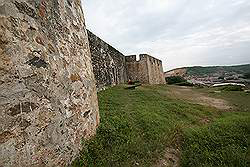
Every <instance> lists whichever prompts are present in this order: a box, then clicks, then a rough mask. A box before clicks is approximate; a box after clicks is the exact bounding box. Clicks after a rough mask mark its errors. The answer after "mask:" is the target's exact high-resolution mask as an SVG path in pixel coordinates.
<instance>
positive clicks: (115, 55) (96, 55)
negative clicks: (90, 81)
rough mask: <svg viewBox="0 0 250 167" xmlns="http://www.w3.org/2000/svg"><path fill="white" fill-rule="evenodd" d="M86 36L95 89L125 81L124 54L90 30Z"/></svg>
mask: <svg viewBox="0 0 250 167" xmlns="http://www.w3.org/2000/svg"><path fill="white" fill-rule="evenodd" d="M88 38H89V43H90V52H91V57H92V65H93V69H94V74H95V79H96V86H97V89H98V90H102V89H103V88H105V87H106V86H114V85H118V84H121V83H124V82H126V81H127V75H126V70H125V56H124V55H123V54H122V53H120V52H119V51H118V50H116V49H115V48H113V47H112V46H110V45H109V44H107V43H106V42H104V41H103V40H102V39H100V38H99V37H97V36H96V35H94V34H93V33H92V32H90V31H88Z"/></svg>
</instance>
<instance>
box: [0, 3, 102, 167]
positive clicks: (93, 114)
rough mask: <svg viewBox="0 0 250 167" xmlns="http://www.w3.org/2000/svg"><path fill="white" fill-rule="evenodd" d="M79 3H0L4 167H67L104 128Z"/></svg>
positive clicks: (0, 139) (1, 149)
mask: <svg viewBox="0 0 250 167" xmlns="http://www.w3.org/2000/svg"><path fill="white" fill-rule="evenodd" d="M80 3H81V2H80V0H49V1H48V0H0V166H23V167H25V166H66V165H67V164H68V163H70V162H71V161H72V159H74V158H75V157H76V155H77V154H78V153H79V149H80V148H81V147H82V146H81V139H82V137H85V138H89V137H90V136H92V135H94V134H95V131H96V127H97V126H98V123H99V115H98V103H97V94H96V87H95V79H94V74H93V69H92V65H91V55H90V51H89V44H88V39H87V32H86V29H85V23H84V18H83V12H82V8H81V5H80Z"/></svg>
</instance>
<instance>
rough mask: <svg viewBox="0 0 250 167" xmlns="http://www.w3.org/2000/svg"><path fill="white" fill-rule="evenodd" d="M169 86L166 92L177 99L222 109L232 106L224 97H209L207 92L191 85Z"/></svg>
mask: <svg viewBox="0 0 250 167" xmlns="http://www.w3.org/2000/svg"><path fill="white" fill-rule="evenodd" d="M169 88H170V89H169V90H168V91H166V92H165V93H166V94H168V95H169V97H173V98H175V99H183V100H187V101H189V102H191V103H195V104H201V105H206V106H210V107H215V108H217V109H221V110H229V109H231V108H232V107H231V106H230V105H229V104H228V102H227V101H225V100H223V99H218V98H213V97H209V96H208V95H206V94H205V93H200V92H197V91H194V90H192V88H189V87H176V86H170V87H169Z"/></svg>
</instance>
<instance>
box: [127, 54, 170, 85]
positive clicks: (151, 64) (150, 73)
mask: <svg viewBox="0 0 250 167" xmlns="http://www.w3.org/2000/svg"><path fill="white" fill-rule="evenodd" d="M139 57H140V60H139V61H136V55H131V56H126V57H125V59H126V70H127V77H128V79H130V80H132V81H140V82H141V83H143V84H151V85H157V84H165V83H166V81H165V78H164V73H163V68H162V61H161V60H159V59H156V58H154V57H152V56H150V55H147V54H140V55H139Z"/></svg>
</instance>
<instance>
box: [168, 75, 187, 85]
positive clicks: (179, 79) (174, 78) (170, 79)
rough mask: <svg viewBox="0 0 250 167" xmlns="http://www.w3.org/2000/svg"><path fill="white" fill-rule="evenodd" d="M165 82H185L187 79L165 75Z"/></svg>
mask: <svg viewBox="0 0 250 167" xmlns="http://www.w3.org/2000/svg"><path fill="white" fill-rule="evenodd" d="M166 82H167V83H168V84H170V85H171V84H176V83H182V82H187V81H186V80H185V79H184V78H183V77H181V76H172V77H167V78H166Z"/></svg>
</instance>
